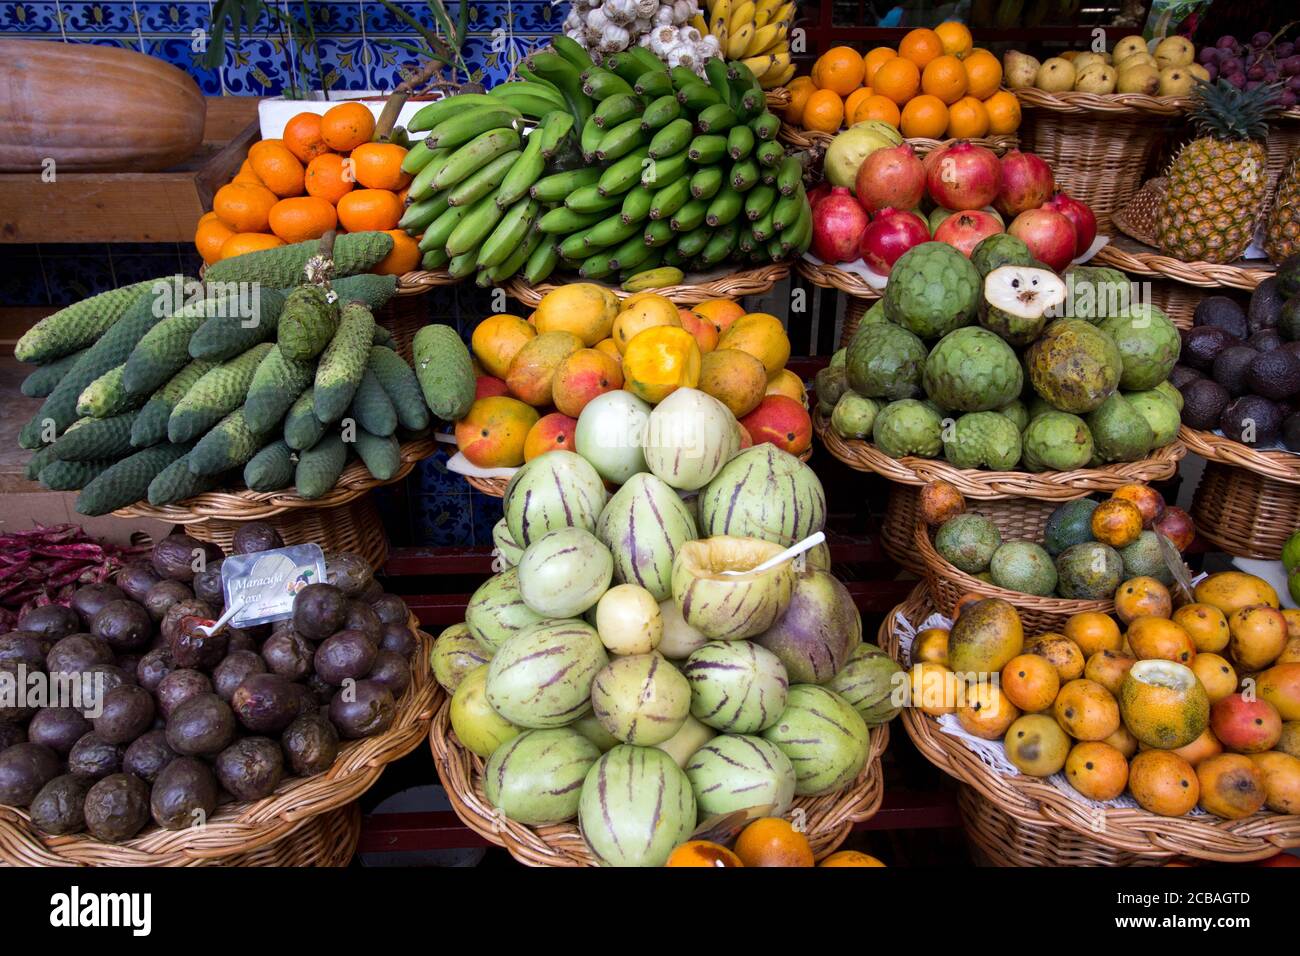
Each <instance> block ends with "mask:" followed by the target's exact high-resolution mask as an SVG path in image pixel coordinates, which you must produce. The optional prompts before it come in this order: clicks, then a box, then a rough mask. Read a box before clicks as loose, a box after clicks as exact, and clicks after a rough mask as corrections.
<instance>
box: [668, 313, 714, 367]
mask: <svg viewBox="0 0 1300 956" xmlns="http://www.w3.org/2000/svg"><path fill="white" fill-rule="evenodd" d="M677 318H678V320H679V321H680V322H681V323H682V328H684V329H685V330H686V331H687V332H690V333H691V335H693V336H695V344H696V345H698V346H699V347H700V351H701V352H702V353H703V354H705V355H708V354H709V353H710V352H712V351H713V350H714V349H716V348H717V347H718V329H717V327H716V326H715V325H714V324H713V323H712V322H710V321H709V320H708V319H706V318H704V316H702V315H697V314H696V313H694V312H692V311H691V310H690V309H683V308H681V307H680V306H678V308H677Z"/></svg>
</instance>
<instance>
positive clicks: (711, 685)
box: [682, 641, 789, 734]
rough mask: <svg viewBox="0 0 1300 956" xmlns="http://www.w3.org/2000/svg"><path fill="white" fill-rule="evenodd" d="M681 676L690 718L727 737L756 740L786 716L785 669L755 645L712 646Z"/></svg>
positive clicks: (729, 643)
mask: <svg viewBox="0 0 1300 956" xmlns="http://www.w3.org/2000/svg"><path fill="white" fill-rule="evenodd" d="M682 673H683V674H685V675H686V680H687V682H688V683H689V684H690V688H691V714H692V715H694V716H695V717H696V718H697V719H698V720H700V721H701V722H702V723H705V724H707V725H708V726H710V727H713V728H715V729H717V730H721V731H723V732H725V733H732V734H756V733H758V732H759V731H760V730H763V729H765V728H767V727H770V726H771V725H772V724H774V723H776V721H777V718H778V717H780V716H781V713H782V711H784V710H785V702H786V695H787V693H788V691H789V682H788V679H787V677H786V671H785V667H784V666H783V665H782V663H781V661H780V660H779V659H778V658H777V656H776V655H775V654H773V653H772V652H771V651H769V650H766V649H764V648H762V647H759V646H758V645H757V644H755V643H753V642H752V641H710V642H709V643H708V644H705V645H704V646H703V647H701V648H700V649H699V650H698V651H695V653H693V654H691V656H690V657H689V658H687V659H686V664H685V665H684V666H683V667H682Z"/></svg>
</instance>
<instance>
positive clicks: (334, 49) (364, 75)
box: [316, 37, 370, 90]
mask: <svg viewBox="0 0 1300 956" xmlns="http://www.w3.org/2000/svg"><path fill="white" fill-rule="evenodd" d="M316 48H317V51H318V52H319V54H320V59H321V64H322V67H323V69H324V71H325V73H326V74H327V75H328V76H329V77H330V78H331V79H330V89H331V90H364V89H369V87H370V77H369V66H370V51H369V50H368V49H367V48H366V41H365V40H363V39H361V38H360V37H318V38H317V39H316Z"/></svg>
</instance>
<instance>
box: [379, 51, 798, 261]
mask: <svg viewBox="0 0 1300 956" xmlns="http://www.w3.org/2000/svg"><path fill="white" fill-rule="evenodd" d="M518 72H519V76H520V77H521V79H519V80H517V81H512V82H509V83H505V84H502V85H501V86H499V87H496V88H494V89H493V90H492V91H491V92H489V93H487V94H462V95H460V96H456V97H451V98H449V99H446V100H441V101H439V102H437V103H434V104H431V105H430V106H427V107H425V108H424V109H423V110H421V112H420V113H419V114H417V115H416V117H415V118H414V119H413V120H412V122H411V124H410V128H411V129H412V130H413V131H416V132H422V131H425V130H428V131H429V139H428V140H426V141H425V142H424V143H421V144H420V145H419V146H417V147H416V148H415V149H413V150H412V151H411V154H410V155H409V156H408V167H407V171H408V172H411V173H412V174H413V175H414V179H413V181H412V183H411V186H410V189H409V191H408V195H409V198H408V203H409V205H408V208H407V210H406V214H405V216H404V217H403V219H402V223H401V225H402V227H403V228H405V229H406V230H407V231H408V232H410V233H411V234H412V235H415V236H419V237H420V239H419V244H420V249H421V250H422V251H423V253H424V258H423V265H424V267H425V268H426V269H434V268H445V269H447V271H448V272H450V273H451V274H452V275H453V276H457V277H468V276H470V275H475V277H476V281H477V282H478V283H479V284H480V285H484V286H486V285H491V284H494V283H498V282H502V281H504V280H505V279H508V278H509V277H511V276H513V275H515V274H521V275H522V276H523V277H524V278H525V280H526V281H528V282H529V283H530V284H535V283H538V282H541V281H542V280H543V279H545V278H546V277H547V276H549V275H550V273H551V272H552V271H554V270H555V269H557V268H558V269H568V270H571V271H576V272H577V273H578V274H579V275H581V276H583V277H584V278H590V279H608V280H610V281H624V280H628V279H629V278H631V277H633V276H636V275H639V274H641V273H644V272H647V271H650V270H654V269H657V268H670V269H693V270H707V269H711V268H714V267H716V266H718V265H720V264H721V263H723V262H724V261H728V260H741V261H749V262H755V263H762V262H769V261H772V260H775V259H784V258H788V257H790V256H794V255H799V254H801V253H802V252H803V251H804V250H806V249H807V247H808V243H809V241H810V239H811V215H810V214H809V212H808V208H807V207H808V202H807V198H806V197H805V195H804V191H803V184H802V173H803V168H802V165H801V163H800V161H799V159H798V158H796V157H793V156H787V155H786V153H785V150H784V148H783V147H782V146H781V145H780V144H779V143H777V142H776V133H777V130H778V129H779V128H780V121H779V119H778V118H777V117H776V116H775V115H773V114H772V113H770V112H768V110H767V105H766V96H765V94H764V92H763V89H762V87H761V86H760V85H759V83H758V81H757V79H756V78H755V77H754V74H753V72H752V71H751V70H750V69H749V68H748V67H747V66H746V65H745V64H744V63H742V62H740V61H738V60H732V61H731V62H727V61H724V60H722V59H719V58H714V59H712V60H710V61H709V62H708V63H707V64H706V65H705V70H704V73H705V75H704V76H703V77H701V76H698V75H696V74H695V73H694V72H692V71H691V70H688V69H685V68H675V69H672V70H669V69H668V68H667V66H665V65H664V63H663V62H662V61H660V60H659V59H658V58H657V57H656V56H655V55H654V54H653V53H651V52H650V51H649V50H648V49H646V48H645V47H634V48H632V49H630V50H627V51H625V52H621V53H617V54H614V55H612V56H608V57H606V58H605V59H604V61H603V63H602V64H601V65H600V66H597V65H596V64H595V63H593V62H592V60H591V59H590V57H589V56H588V55H587V53H586V51H585V50H583V49H582V48H581V47H580V46H579V45H578V44H577V43H575V42H574V41H572V40H570V39H569V38H567V37H564V36H560V37H556V38H555V39H554V41H553V43H552V46H551V47H550V48H549V49H546V50H542V51H539V52H537V53H534V54H533V55H532V56H530V57H529V58H528V60H527V61H526V62H525V65H524V66H523V67H522V68H521V69H520V70H519V71H518ZM417 154H419V155H418V156H417ZM412 157H415V159H414V160H412Z"/></svg>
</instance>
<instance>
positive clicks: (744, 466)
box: [698, 442, 826, 547]
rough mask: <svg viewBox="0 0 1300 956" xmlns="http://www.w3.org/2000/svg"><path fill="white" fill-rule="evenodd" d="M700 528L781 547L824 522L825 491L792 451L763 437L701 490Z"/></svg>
mask: <svg viewBox="0 0 1300 956" xmlns="http://www.w3.org/2000/svg"><path fill="white" fill-rule="evenodd" d="M698 507H699V512H700V534H702V535H705V536H709V535H718V534H727V535H735V536H739V537H746V538H762V539H763V540H764V541H773V542H775V543H776V544H779V545H782V546H783V547H789V546H790V545H792V544H794V543H795V542H796V541H802V540H803V539H804V538H806V537H808V535H810V534H812V533H813V532H815V531H821V530H822V528H824V527H825V525H826V493H825V491H823V490H822V483H821V481H820V480H819V479H818V478H817V475H816V474H815V473H814V472H813V470H812V469H811V468H809V467H808V466H807V465H806V464H804V463H803V462H801V461H800V460H799V459H798V458H796V457H794V455H790V454H787V453H786V452H783V451H781V449H779V448H777V447H776V446H775V445H772V444H770V443H767V442H764V443H763V444H759V445H755V446H754V447H753V448H747V449H745V450H744V451H742V452H741V453H740V454H739V455H737V456H736V457H735V458H733V459H731V461H730V462H728V463H727V465H726V467H725V468H723V469H722V471H720V472H718V475H717V477H716V478H714V479H713V480H712V481H711V482H709V484H708V487H707V488H705V489H704V490H703V491H702V492H701V493H700V500H699V505H698Z"/></svg>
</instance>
